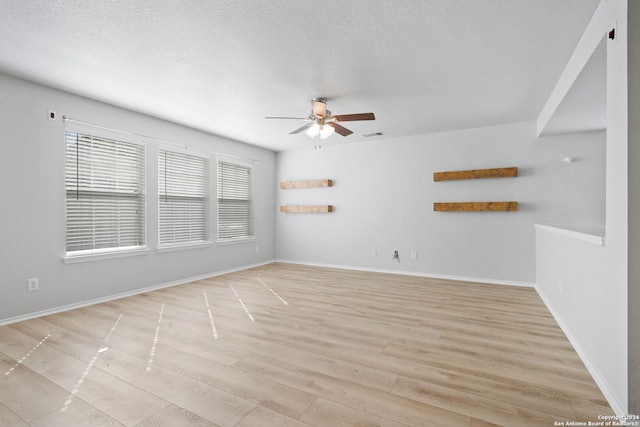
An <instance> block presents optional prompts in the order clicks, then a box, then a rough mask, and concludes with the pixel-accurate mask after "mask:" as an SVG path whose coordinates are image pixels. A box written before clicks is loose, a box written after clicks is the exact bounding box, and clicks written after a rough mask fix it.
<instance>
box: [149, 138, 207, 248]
mask: <svg viewBox="0 0 640 427" xmlns="http://www.w3.org/2000/svg"><path fill="white" fill-rule="evenodd" d="M161 152H165V153H174V154H177V155H184V156H193V157H199V158H202V159H205V160H206V167H205V174H206V175H205V177H204V187H205V200H204V204H203V205H204V206H205V208H206V212H205V217H204V219H203V224H204V227H205V234H206V239H204V240H192V241H188V242H178V243H175V242H174V243H162V242H161V236H162V233H161V231H160V228H161V225H162V224H161V219H160V214H161V212H160V210H161V207H160V204H161V203H162V194H161V192H162V188H161V185H160V180H161V167H162V165H161V164H160V155H161ZM157 159H158V167H157V175H158V176H157V183H158V187H157V190H158V191H157V193H158V194H157V196H158V215H157V220H158V223H157V228H158V242H157V251H158V252H168V251H176V250H183V249H195V248H203V247H210V246H211V244H212V243H211V190H210V187H211V158H210V156H209V155H208V154H205V153H201V152H199V151H194V150H187V149H180V148H177V147H172V146H168V145H160V146H159V147H158V150H157Z"/></svg>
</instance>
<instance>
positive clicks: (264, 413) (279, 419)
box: [235, 406, 311, 427]
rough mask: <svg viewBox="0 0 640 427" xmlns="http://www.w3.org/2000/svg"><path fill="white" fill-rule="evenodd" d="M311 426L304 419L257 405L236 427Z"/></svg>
mask: <svg viewBox="0 0 640 427" xmlns="http://www.w3.org/2000/svg"><path fill="white" fill-rule="evenodd" d="M256 426H260V427H310V426H311V424H307V423H305V422H302V421H298V420H296V419H293V418H289V417H287V416H285V415H282V414H280V413H278V412H275V411H272V410H270V409H267V408H263V407H262V406H257V407H256V408H255V409H254V410H253V411H251V412H250V413H249V414H247V416H246V417H244V418H243V419H242V421H240V422H239V423H238V424H236V426H235V427H256Z"/></svg>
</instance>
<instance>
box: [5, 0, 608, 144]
mask: <svg viewBox="0 0 640 427" xmlns="http://www.w3.org/2000/svg"><path fill="white" fill-rule="evenodd" d="M597 4H598V0H396V1H393V2H391V1H386V0H385V1H382V0H380V1H377V0H349V1H345V0H325V1H322V2H318V1H309V0H287V1H285V0H280V1H278V0H245V1H237V0H172V1H170V0H128V1H117V0H46V1H45V0H0V72H4V73H7V74H11V75H17V76H20V77H23V78H26V79H30V80H34V81H37V82H40V83H45V84H48V85H51V86H53V87H57V88H61V89H64V90H68V91H70V92H73V93H77V94H81V95H86V96H89V97H92V98H95V99H98V100H101V101H105V102H108V103H112V104H115V105H118V106H122V107H126V108H129V109H132V110H135V111H139V112H143V113H147V114H150V115H153V116H157V117H160V118H164V119H167V120H170V121H174V122H177V123H181V124H185V125H188V126H191V127H194V128H197V129H202V130H205V131H207V132H211V133H214V134H218V135H222V136H225V137H228V138H232V139H235V140H239V141H243V142H247V143H250V144H254V145H260V146H264V147H268V148H270V149H273V150H277V151H280V150H288V149H294V148H298V147H304V146H313V145H314V144H317V143H318V141H314V140H311V139H310V138H309V137H308V136H306V135H305V134H304V133H301V134H298V135H288V133H289V132H290V131H291V130H293V129H296V128H298V127H300V126H301V125H302V124H304V122H295V121H290V120H282V121H275V120H265V119H264V117H265V116H296V117H303V116H306V115H307V114H308V112H309V109H310V103H309V101H310V99H311V98H314V97H319V96H325V97H328V98H329V101H328V105H329V109H330V110H331V111H332V112H333V113H334V114H349V113H361V112H370V111H371V112H374V113H375V114H376V121H372V122H350V123H348V124H347V123H345V124H344V125H345V126H346V127H348V128H350V129H351V130H353V131H354V133H353V134H352V135H350V136H348V137H346V138H343V137H341V136H339V135H337V134H336V135H334V136H332V137H331V139H329V140H326V141H324V142H323V144H333V143H345V142H349V141H361V140H363V139H364V138H363V137H362V136H361V135H362V134H366V133H373V132H377V131H383V132H384V133H385V136H382V137H377V138H386V137H398V136H406V135H414V134H423V133H429V132H436V131H443V130H450V129H460V128H471V127H479V126H486V125H492V124H501V123H509V122H515V121H522V120H534V119H536V117H537V115H538V114H539V112H540V110H541V109H542V107H543V105H544V103H545V101H546V99H547V97H548V96H549V94H550V93H551V90H552V89H553V87H554V85H555V83H556V81H557V79H558V77H559V76H560V73H561V72H562V70H563V69H564V67H565V65H566V64H567V62H568V60H569V57H570V55H571V53H572V51H573V49H574V47H575V46H576V44H577V42H578V40H579V38H580V36H581V35H582V33H583V31H584V29H585V27H586V25H587V23H588V21H589V19H590V17H591V16H592V14H593V12H594V11H595V8H596V6H597ZM76 118H77V119H78V120H82V117H76Z"/></svg>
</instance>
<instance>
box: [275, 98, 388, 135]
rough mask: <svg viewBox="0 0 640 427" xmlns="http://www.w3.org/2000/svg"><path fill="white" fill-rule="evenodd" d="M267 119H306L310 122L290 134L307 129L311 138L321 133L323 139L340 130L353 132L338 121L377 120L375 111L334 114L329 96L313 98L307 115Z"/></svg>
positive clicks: (342, 132) (347, 132)
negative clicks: (328, 104)
mask: <svg viewBox="0 0 640 427" xmlns="http://www.w3.org/2000/svg"><path fill="white" fill-rule="evenodd" d="M265 119H294V120H304V121H307V122H308V123H307V124H306V125H304V126H302V127H300V128H298V129H296V130H294V131H292V132H290V133H289V135H295V134H298V133H300V132H302V131H306V132H305V133H306V134H307V135H309V137H311V138H315V137H316V136H318V135H320V138H321V139H327V138H329V137H330V136H331V135H333V134H334V133H335V132H338V133H339V134H340V135H342V136H348V135H351V134H352V133H353V131H351V130H349V129H347V128H345V127H344V126H342V125H340V124H338V122H349V121H352V122H353V121H359V120H375V119H376V117H375V115H374V114H373V113H358V114H340V115H336V116H333V115H332V114H331V111H329V110H327V98H315V99H312V100H311V112H310V113H309V115H308V116H307V117H300V118H298V117H265Z"/></svg>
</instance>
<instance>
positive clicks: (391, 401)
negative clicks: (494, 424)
mask: <svg viewBox="0 0 640 427" xmlns="http://www.w3.org/2000/svg"><path fill="white" fill-rule="evenodd" d="M235 366H236V367H237V368H238V369H242V370H244V371H246V372H251V373H253V374H255V375H263V376H266V377H269V378H272V379H276V378H277V379H278V380H279V381H281V382H283V383H285V384H289V385H291V386H292V387H298V388H300V389H302V390H304V391H306V392H308V393H313V394H316V395H317V396H320V397H323V398H325V399H327V400H336V399H339V400H340V402H341V403H342V404H344V405H347V406H349V407H351V408H354V409H357V410H360V411H365V412H369V413H371V414H374V415H377V416H379V417H382V418H385V419H388V420H393V421H395V422H397V423H400V424H404V425H408V426H442V427H446V426H468V425H469V423H470V418H469V417H468V416H466V415H463V414H458V413H456V412H454V411H447V410H444V409H441V408H438V407H435V406H432V405H426V404H423V403H422V402H418V401H415V400H412V399H406V398H404V397H401V396H398V395H394V394H392V393H389V392H383V391H381V390H377V389H372V388H368V387H365V386H362V385H359V384H355V383H351V382H346V381H341V380H340V379H339V378H335V377H332V376H328V375H324V374H321V373H318V372H315V371H313V370H312V369H313V367H310V368H309V369H305V368H299V367H295V366H291V365H289V364H287V363H285V362H281V361H279V360H276V359H269V358H268V357H264V356H256V355H252V356H249V357H247V358H245V359H243V360H241V361H240V362H238V363H236V365H235ZM321 425H322V424H321Z"/></svg>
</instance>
